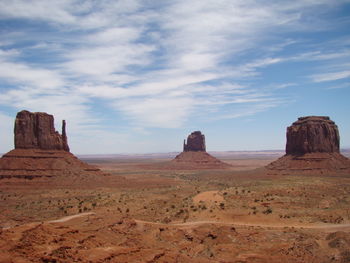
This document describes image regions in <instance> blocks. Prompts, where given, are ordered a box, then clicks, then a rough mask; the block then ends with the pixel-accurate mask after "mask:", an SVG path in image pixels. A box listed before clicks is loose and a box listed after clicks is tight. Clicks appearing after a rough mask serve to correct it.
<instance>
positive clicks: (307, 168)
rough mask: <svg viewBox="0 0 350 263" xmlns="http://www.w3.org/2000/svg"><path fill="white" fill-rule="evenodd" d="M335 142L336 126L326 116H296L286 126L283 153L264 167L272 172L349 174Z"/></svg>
mask: <svg viewBox="0 0 350 263" xmlns="http://www.w3.org/2000/svg"><path fill="white" fill-rule="evenodd" d="M339 142H340V137H339V131H338V127H337V125H336V124H335V123H334V122H333V121H332V120H330V118H329V117H325V116H308V117H300V118H299V119H298V121H296V122H294V123H293V124H292V125H291V126H290V127H288V128H287V144H286V154H285V155H284V156H282V157H281V158H279V159H278V160H276V161H274V162H272V163H270V164H269V165H268V166H267V167H266V168H267V169H268V170H269V173H272V174H276V173H277V174H287V175H288V174H318V175H320V174H321V175H334V174H350V160H349V159H348V158H346V157H345V156H343V155H342V154H340V152H339Z"/></svg>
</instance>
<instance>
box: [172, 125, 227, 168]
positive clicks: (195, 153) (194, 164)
mask: <svg viewBox="0 0 350 263" xmlns="http://www.w3.org/2000/svg"><path fill="white" fill-rule="evenodd" d="M171 165H172V167H173V168H174V169H223V168H228V167H230V165H229V164H226V163H224V162H222V161H220V160H218V159H217V158H215V157H213V156H211V155H210V154H208V153H207V152H206V147H205V136H204V134H202V133H201V132H200V131H194V132H192V133H191V134H190V135H189V136H188V137H187V142H186V140H184V145H183V152H182V153H180V154H179V155H177V156H176V157H175V159H173V160H172V161H171Z"/></svg>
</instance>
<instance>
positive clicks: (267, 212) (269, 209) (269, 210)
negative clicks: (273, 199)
mask: <svg viewBox="0 0 350 263" xmlns="http://www.w3.org/2000/svg"><path fill="white" fill-rule="evenodd" d="M263 213H264V214H265V215H267V214H271V213H272V209H271V208H270V207H269V208H267V209H266V210H265V211H263Z"/></svg>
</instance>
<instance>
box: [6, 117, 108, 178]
mask: <svg viewBox="0 0 350 263" xmlns="http://www.w3.org/2000/svg"><path fill="white" fill-rule="evenodd" d="M14 135H15V140H14V141H15V149H14V150H12V151H10V152H8V153H6V154H4V155H3V156H2V158H1V159H0V179H3V178H13V177H16V178H26V179H33V178H38V177H56V176H62V175H70V176H73V175H89V174H90V175H91V174H94V175H97V174H102V172H101V171H100V170H99V169H97V168H96V167H93V166H91V165H88V164H86V163H84V162H82V161H80V160H79V159H78V158H77V157H75V156H74V155H73V154H71V153H70V152H69V146H68V143H67V135H66V122H65V121H63V122H62V135H60V134H59V133H58V132H57V131H55V128H54V118H53V116H52V115H49V114H47V113H42V112H36V113H32V112H29V111H21V112H19V113H18V114H17V116H16V120H15V128H14Z"/></svg>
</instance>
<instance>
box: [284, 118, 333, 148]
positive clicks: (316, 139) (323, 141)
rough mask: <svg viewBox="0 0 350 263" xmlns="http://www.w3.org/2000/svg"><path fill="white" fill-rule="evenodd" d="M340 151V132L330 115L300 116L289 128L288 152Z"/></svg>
mask: <svg viewBox="0 0 350 263" xmlns="http://www.w3.org/2000/svg"><path fill="white" fill-rule="evenodd" d="M314 152H328V153H333V152H337V153H339V132H338V127H337V125H335V123H334V121H331V120H330V119H329V117H323V116H309V117H300V118H299V119H298V121H296V122H294V123H293V124H292V126H290V127H288V128H287V145H286V154H294V155H301V154H305V153H314Z"/></svg>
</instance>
